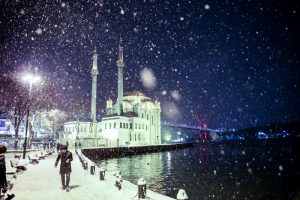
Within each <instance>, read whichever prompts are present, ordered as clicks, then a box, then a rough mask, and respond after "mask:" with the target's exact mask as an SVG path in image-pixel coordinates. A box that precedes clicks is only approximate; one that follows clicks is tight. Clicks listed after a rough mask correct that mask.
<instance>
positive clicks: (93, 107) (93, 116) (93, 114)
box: [91, 48, 99, 122]
mask: <svg viewBox="0 0 300 200" xmlns="http://www.w3.org/2000/svg"><path fill="white" fill-rule="evenodd" d="M97 59H98V54H97V49H96V48H95V50H94V55H93V68H92V79H93V80H92V100H91V120H92V121H93V122H96V121H97V120H96V97H97V76H98V73H99V72H98V66H97Z"/></svg>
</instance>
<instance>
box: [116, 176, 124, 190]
mask: <svg viewBox="0 0 300 200" xmlns="http://www.w3.org/2000/svg"><path fill="white" fill-rule="evenodd" d="M122 181H123V180H122V175H121V173H119V174H117V175H116V182H115V186H116V187H117V188H118V189H119V190H121V188H122Z"/></svg>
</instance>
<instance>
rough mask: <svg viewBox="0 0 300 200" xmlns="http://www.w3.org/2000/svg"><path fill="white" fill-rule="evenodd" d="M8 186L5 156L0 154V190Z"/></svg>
mask: <svg viewBox="0 0 300 200" xmlns="http://www.w3.org/2000/svg"><path fill="white" fill-rule="evenodd" d="M6 187H7V180H6V166H5V156H4V154H3V153H1V154H0V191H2V189H4V188H6Z"/></svg>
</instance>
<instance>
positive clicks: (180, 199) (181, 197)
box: [177, 189, 188, 200]
mask: <svg viewBox="0 0 300 200" xmlns="http://www.w3.org/2000/svg"><path fill="white" fill-rule="evenodd" d="M187 199H188V196H187V194H186V192H185V190H183V189H179V191H178V193H177V200H187Z"/></svg>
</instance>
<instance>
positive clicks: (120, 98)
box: [117, 39, 125, 115]
mask: <svg viewBox="0 0 300 200" xmlns="http://www.w3.org/2000/svg"><path fill="white" fill-rule="evenodd" d="M121 43H122V39H120V44H119V58H118V60H117V66H118V99H117V114H118V115H122V113H123V68H124V66H125V63H124V60H123V58H124V57H123V47H122V46H121Z"/></svg>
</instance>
